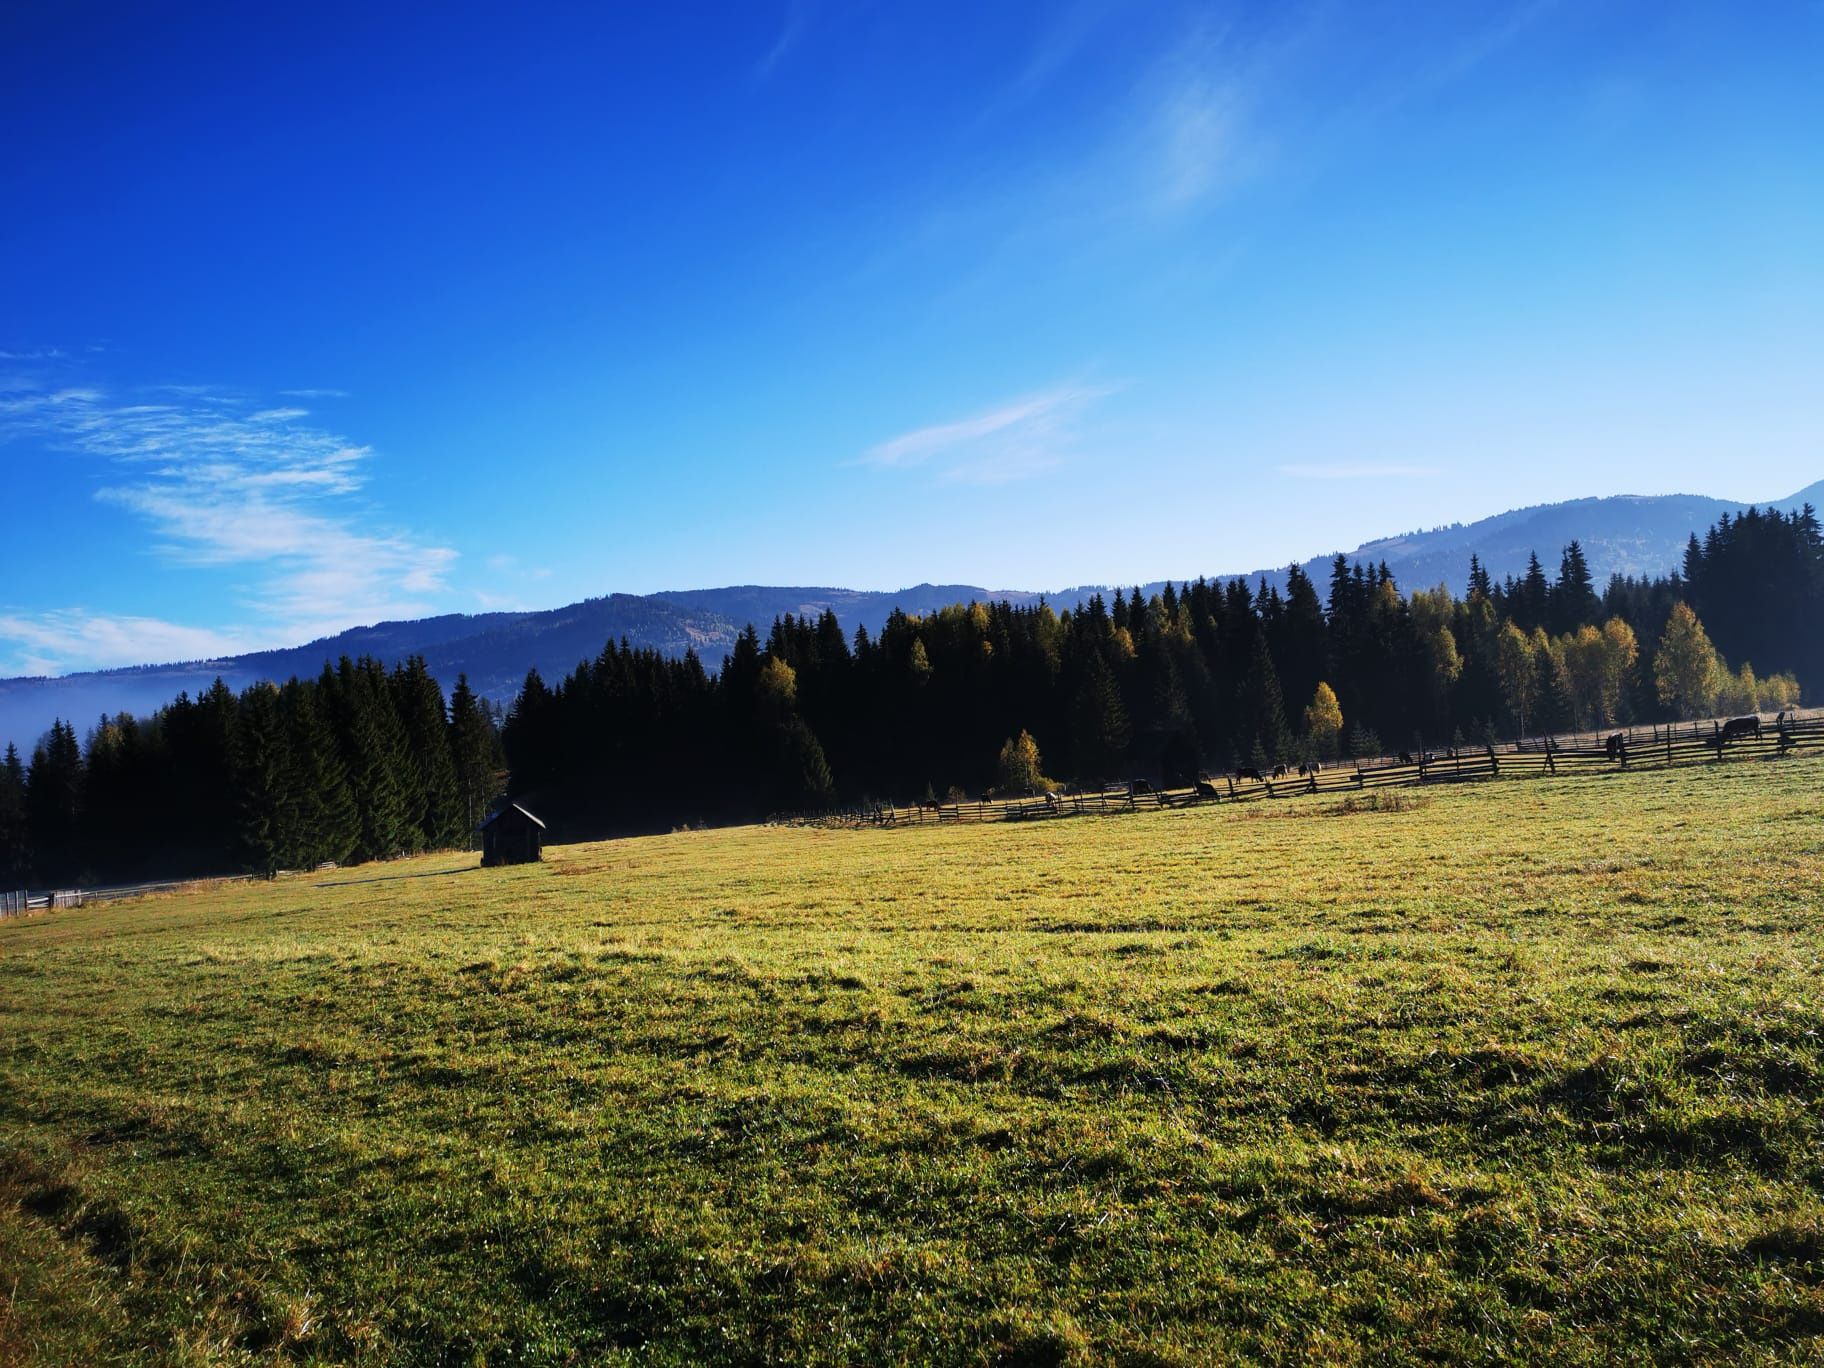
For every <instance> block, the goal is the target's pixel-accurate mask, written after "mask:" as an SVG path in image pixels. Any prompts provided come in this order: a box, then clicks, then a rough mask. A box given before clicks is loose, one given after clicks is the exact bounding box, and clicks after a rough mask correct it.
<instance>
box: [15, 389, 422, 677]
mask: <svg viewBox="0 0 1824 1368" xmlns="http://www.w3.org/2000/svg"><path fill="white" fill-rule="evenodd" d="M155 393H156V395H157V401H156V402H145V403H141V402H122V401H121V400H120V399H118V398H116V397H115V396H113V395H111V394H110V393H108V392H107V391H106V390H104V389H102V388H99V387H95V386H65V387H62V388H49V387H44V388H36V389H29V390H25V391H9V392H7V393H6V394H4V395H3V396H0V443H5V442H8V441H16V440H26V441H35V442H37V443H39V444H41V445H42V446H44V447H45V448H47V449H50V450H61V451H66V452H70V453H73V454H77V455H83V456H88V457H92V458H95V459H97V460H99V461H102V462H104V463H105V465H106V470H107V476H108V478H107V480H106V483H104V484H103V485H102V486H101V488H99V489H98V490H97V491H96V497H97V498H98V499H99V500H101V501H103V502H105V503H109V504H112V505H114V506H116V507H119V508H123V509H126V510H128V511H129V512H131V513H133V514H135V515H137V516H138V517H139V518H140V519H142V520H143V521H144V523H145V524H146V526H147V527H148V529H149V530H150V532H151V536H152V543H151V549H152V550H153V552H154V553H155V554H156V555H158V556H159V557H161V558H162V559H164V560H165V561H167V562H168V563H171V564H175V565H180V566H189V567H204V568H229V569H232V570H239V571H240V572H242V577H241V578H239V579H238V580H237V582H236V588H237V590H238V591H239V593H240V595H241V598H242V602H243V604H244V606H245V607H246V609H247V610H249V611H250V612H251V613H252V614H254V615H256V617H257V619H258V621H259V623H260V626H258V627H255V628H231V629H223V630H220V631H217V630H213V629H205V628H192V627H185V626H181V625H179V624H173V623H168V622H164V621H161V620H159V619H157V618H153V617H147V616H137V615H135V616H123V617H117V618H111V619H110V618H104V617H100V616H95V615H91V614H88V613H86V612H83V611H82V610H78V609H70V610H67V611H63V612H45V613H40V614H36V615H34V616H32V617H30V618H21V617H18V616H12V617H7V618H4V619H0V639H9V640H11V641H13V642H15V643H17V644H18V645H19V646H21V647H23V648H25V650H26V651H27V652H29V653H30V658H31V659H33V660H34V661H35V662H37V663H38V664H40V665H47V664H48V665H50V666H52V667H54V668H55V669H81V668H96V667H103V666H107V665H119V664H129V663H137V662H142V661H147V660H170V659H175V658H184V659H190V658H196V657H198V656H206V655H207V656H212V655H220V654H223V653H224V652H232V651H233V650H247V649H254V648H257V647H260V646H269V645H277V644H281V643H283V642H286V641H291V640H297V639H300V638H302V637H304V636H310V635H321V634H324V633H328V632H334V631H339V630H341V629H342V628H345V627H347V626H349V625H350V624H351V623H353V622H361V621H374V620H377V619H379V618H384V617H396V616H410V615H413V614H420V613H423V612H425V611H427V610H428V609H429V608H430V607H432V606H433V603H434V600H435V599H436V598H437V596H439V595H440V594H441V593H443V592H444V590H445V589H446V587H447V584H446V580H447V575H448V573H449V571H450V569H451V567H452V565H453V563H454V561H455V559H456V553H455V552H454V551H453V550H451V549H449V548H447V547H442V546H437V545H434V544H431V543H429V542H427V541H426V540H424V539H423V538H421V537H419V536H417V535H415V534H413V533H411V532H408V531H402V530H392V529H382V528H377V527H374V526H371V525H370V522H369V518H370V515H369V513H368V510H367V509H366V508H365V507H364V506H363V504H362V502H361V501H360V500H359V499H358V498H357V495H358V492H359V491H360V490H361V488H362V485H363V483H364V467H365V466H366V465H367V464H368V463H369V462H370V461H371V458H372V455H373V453H372V452H371V450H370V449H369V448H367V447H365V446H361V445H357V444H355V443H352V442H350V441H348V440H347V439H346V438H344V437H341V436H339V435H337V434H335V433H333V432H330V431H328V430H326V429H324V428H321V427H318V426H316V425H314V424H313V423H311V422H310V421H309V420H310V413H309V411H308V410H307V409H304V408H302V407H299V406H296V405H286V406H281V407H269V408H259V407H254V406H253V405H251V404H248V403H246V402H244V401H242V400H240V399H238V398H236V397H234V396H231V395H225V394H222V393H219V392H214V391H210V390H208V389H207V388H206V387H190V388H187V389H184V390H182V391H178V390H173V389H171V388H165V389H162V390H159V391H155ZM40 672H42V671H40Z"/></svg>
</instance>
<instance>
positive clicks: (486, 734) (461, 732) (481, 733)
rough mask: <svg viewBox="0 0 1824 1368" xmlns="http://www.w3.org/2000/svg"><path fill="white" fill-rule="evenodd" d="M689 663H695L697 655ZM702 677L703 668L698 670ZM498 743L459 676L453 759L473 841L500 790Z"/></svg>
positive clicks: (465, 826)
mask: <svg viewBox="0 0 1824 1368" xmlns="http://www.w3.org/2000/svg"><path fill="white" fill-rule="evenodd" d="M689 658H690V660H692V661H695V659H696V657H695V655H694V654H693V655H691V656H690V657H689ZM698 672H699V673H701V666H700V665H699V666H698ZM498 751H499V740H498V738H497V737H496V736H495V734H494V728H493V726H492V724H491V723H490V722H489V721H488V714H487V710H486V709H485V708H483V707H482V706H481V705H480V703H479V702H478V701H477V700H476V697H475V694H474V691H473V690H471V689H470V688H469V677H468V676H467V675H466V674H459V675H457V676H456V687H455V688H454V689H453V690H451V692H450V755H451V760H452V765H453V768H454V770H455V777H456V796H457V801H458V803H459V804H460V806H461V809H462V820H463V829H464V831H465V832H467V833H469V840H470V841H471V842H472V841H473V839H474V836H473V833H474V831H475V827H476V825H477V824H478V823H479V822H480V821H481V819H482V818H483V817H485V816H486V815H487V812H488V808H489V806H490V804H491V803H492V802H493V799H494V795H495V791H496V790H497V788H498V787H499V781H498V778H497V775H498V774H499V771H500V764H499V761H498Z"/></svg>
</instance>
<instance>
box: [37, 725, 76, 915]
mask: <svg viewBox="0 0 1824 1368" xmlns="http://www.w3.org/2000/svg"><path fill="white" fill-rule="evenodd" d="M82 780H83V770H82V747H81V746H80V745H79V744H78V742H77V740H76V729H75V728H74V727H73V726H71V725H70V724H69V723H68V722H65V721H62V720H61V719H59V720H58V721H55V722H52V723H51V729H50V731H49V732H47V733H46V734H45V738H44V740H43V741H41V742H40V743H39V744H38V745H37V746H36V747H35V748H34V749H33V751H32V763H31V766H30V767H29V768H28V769H27V770H26V775H25V814H26V829H27V832H28V834H29V840H30V842H31V848H32V852H33V857H34V861H35V868H36V870H37V872H38V875H39V877H40V878H43V879H46V880H49V881H63V880H68V879H73V878H75V877H77V875H78V874H79V873H80V872H81V868H82V850H81V845H80V841H81V831H80V822H81V813H82Z"/></svg>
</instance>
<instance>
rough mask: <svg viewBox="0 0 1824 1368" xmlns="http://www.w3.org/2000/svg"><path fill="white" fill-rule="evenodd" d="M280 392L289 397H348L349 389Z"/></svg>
mask: <svg viewBox="0 0 1824 1368" xmlns="http://www.w3.org/2000/svg"><path fill="white" fill-rule="evenodd" d="M279 393H280V394H281V395H282V396H284V397H285V398H287V399H347V398H349V397H350V396H349V393H348V391H347V390H339V389H288V390H280V391H279Z"/></svg>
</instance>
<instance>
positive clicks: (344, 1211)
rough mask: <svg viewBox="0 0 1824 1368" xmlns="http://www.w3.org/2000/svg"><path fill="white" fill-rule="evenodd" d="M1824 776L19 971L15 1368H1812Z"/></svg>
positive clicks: (827, 867) (1209, 837)
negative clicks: (398, 1366) (1523, 1364)
mask: <svg viewBox="0 0 1824 1368" xmlns="http://www.w3.org/2000/svg"><path fill="white" fill-rule="evenodd" d="M1821 781H1824V766H1815V765H1813V764H1811V763H1810V762H1781V763H1768V764H1756V765H1742V766H1731V767H1726V768H1722V769H1718V770H1716V771H1710V772H1706V771H1680V772H1671V773H1659V774H1639V775H1633V776H1616V777H1613V778H1608V779H1600V780H1588V779H1585V780H1570V781H1535V782H1529V783H1527V784H1525V785H1502V784H1493V785H1483V786H1474V787H1469V788H1465V789H1460V790H1450V791H1444V792H1440V793H1438V794H1436V795H1432V794H1425V795H1420V796H1418V797H1417V799H1416V801H1412V802H1408V803H1406V804H1404V805H1389V806H1388V807H1387V808H1386V809H1384V810H1378V811H1377V810H1372V809H1370V810H1362V808H1363V806H1364V805H1361V804H1357V805H1355V807H1354V808H1353V809H1351V808H1350V807H1348V805H1345V804H1340V803H1326V802H1324V801H1322V800H1317V799H1313V800H1310V801H1309V802H1304V801H1288V802H1286V803H1283V804H1271V805H1269V804H1260V805H1255V806H1253V807H1249V808H1228V807H1218V808H1207V807H1206V808H1202V809H1196V810H1185V811H1170V812H1163V813H1158V814H1139V815H1133V816H1120V817H1111V818H1108V819H1091V818H1082V819H1071V820H1066V821H1056V822H1047V823H1032V824H1027V825H1023V826H1018V827H1005V826H990V827H965V828H957V827H944V828H934V827H927V828H924V829H917V830H906V831H897V832H876V831H856V832H850V831H810V830H787V829H778V830H773V829H747V830H740V831H730V832H703V833H691V834H681V835H677V836H672V837H657V838H651V839H646V840H639V841H625V842H618V843H610V844H600V845H588V846H573V847H564V848H559V849H556V850H553V851H551V852H550V854H549V861H548V863H546V864H545V865H543V866H539V867H531V868H522V869H509V870H489V871H482V870H476V869H470V868H467V867H466V866H468V865H470V864H472V863H473V857H467V858H465V857H454V856H451V857H443V858H441V859H427V860H423V861H417V862H413V863H410V864H405V865H395V866H388V867H384V868H381V869H371V870H352V871H345V872H344V873H342V874H340V875H332V876H326V877H324V878H322V879H320V880H298V881H290V882H280V883H278V884H276V885H272V886H264V887H255V888H247V887H238V888H226V889H221V890H217V891H213V892H206V893H198V894H194V895H188V896H174V897H164V898H155V899H148V900H145V901H142V902H140V903H137V904H131V905H116V906H110V907H98V908H93V909H85V910H82V911H77V912H69V913H59V914H56V915H54V916H49V917H44V918H37V919H33V920H29V921H22V922H16V923H10V924H5V925H0V1296H3V1297H5V1298H6V1301H5V1303H4V1309H0V1363H22V1364H37V1363H64V1362H106V1361H121V1362H145V1363H233V1362H243V1361H248V1362H268V1361H287V1362H306V1363H314V1362H360V1363H375V1364H379V1363H388V1364H391V1363H425V1364H430V1363H438V1364H442V1363H471V1362H472V1363H489V1364H507V1363H565V1362H577V1363H593V1362H615V1361H623V1360H625V1361H638V1362H660V1363H663V1362H699V1361H726V1362H759V1361H791V1362H857V1363H864V1362H865V1363H880V1362H889V1361H899V1360H912V1361H930V1362H943V1363H988V1362H1011V1363H1025V1364H1041V1363H1075V1362H1085V1363H1086V1362H1101V1361H1109V1362H1125V1363H1135V1364H1164V1363H1181V1362H1182V1363H1192V1362H1208V1361H1212V1360H1218V1361H1220V1360H1233V1359H1258V1360H1277V1361H1290V1360H1298V1361H1309V1360H1313V1359H1315V1360H1329V1361H1338V1362H1346V1361H1354V1360H1361V1359H1370V1358H1372V1359H1383V1358H1395V1359H1430V1360H1452V1361H1454V1360H1477V1359H1480V1360H1491V1359H1497V1358H1520V1359H1547V1358H1549V1359H1552V1360H1555V1361H1577V1360H1584V1361H1604V1362H1609V1361H1627V1360H1635V1361H1673V1362H1683V1361H1704V1360H1710V1361H1723V1360H1730V1361H1750V1362H1752V1361H1767V1362H1773V1361H1795V1360H1807V1359H1809V1360H1814V1361H1815V1360H1816V1359H1818V1358H1819V1357H1820V1344H1821V1343H1824V1341H1821V1340H1820V1335H1824V1144H1821V1143H1820V1142H1821V1140H1824V1134H1821V1129H1824V1124H1821V1120H1820V1111H1819V1103H1820V1085H1821V1083H1824V1042H1821V1040H1820V1035H1819V1032H1820V1029H1821V1028H1824V1012H1821V1010H1820V1009H1821V1008H1824V993H1821V991H1820V986H1819V985H1820V980H1819V970H1820V967H1821V965H1820V952H1821V951H1824V926H1821V917H1820V914H1821V913H1824V906H1821V904H1824V784H1821Z"/></svg>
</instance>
